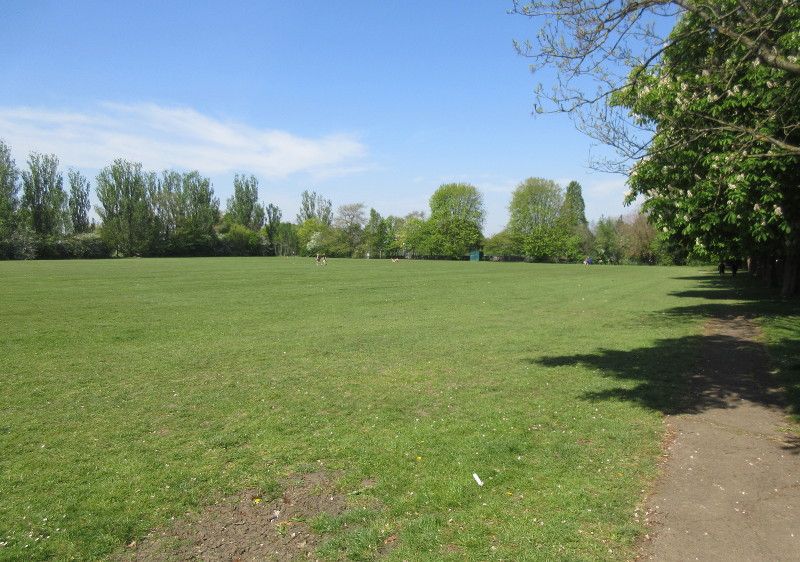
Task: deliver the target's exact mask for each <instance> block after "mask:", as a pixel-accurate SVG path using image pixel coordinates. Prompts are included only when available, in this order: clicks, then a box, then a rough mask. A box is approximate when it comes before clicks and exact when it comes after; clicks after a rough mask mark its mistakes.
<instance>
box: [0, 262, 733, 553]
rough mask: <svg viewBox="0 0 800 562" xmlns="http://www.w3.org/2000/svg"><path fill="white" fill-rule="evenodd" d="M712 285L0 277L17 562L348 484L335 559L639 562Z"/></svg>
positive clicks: (362, 267)
mask: <svg viewBox="0 0 800 562" xmlns="http://www.w3.org/2000/svg"><path fill="white" fill-rule="evenodd" d="M705 275H706V272H703V271H700V270H697V269H687V268H657V267H652V268H648V267H629V268H628V267H595V266H592V267H584V266H577V265H575V266H559V265H533V264H503V263H484V262H481V263H469V262H416V261H403V262H401V263H397V264H393V263H391V262H390V261H388V260H383V261H376V260H362V261H357V260H331V263H330V265H328V266H327V267H316V266H315V265H314V264H313V260H307V259H299V258H298V259H285V258H248V259H246V258H242V259H235V258H230V259H221V258H220V259H175V260H108V261H96V262H79V261H74V262H0V278H1V279H2V281H3V282H2V286H1V287H0V303H2V304H0V311H1V312H2V316H1V317H0V323H1V325H0V329H1V330H2V332H0V345H1V346H2V367H1V369H2V373H1V374H2V378H1V379H0V390H2V392H1V393H0V406H1V407H2V413H3V419H2V420H0V447H2V451H3V454H2V455H0V542H2V543H3V546H1V547H0V559H16V558H26V559H48V558H59V559H66V558H71V557H74V558H75V559H82V560H95V559H98V558H102V557H104V556H106V555H108V554H109V553H111V552H112V551H113V550H114V549H117V548H120V546H122V545H124V544H126V543H128V542H130V541H131V540H134V539H137V538H140V537H141V536H143V535H144V534H145V533H146V532H147V530H148V529H151V528H153V527H156V526H163V525H164V524H166V523H167V522H168V521H169V519H170V518H171V517H176V516H180V515H181V514H183V513H184V512H185V511H187V510H191V509H195V508H197V507H198V506H201V505H203V504H204V503H207V502H209V501H211V500H213V499H214V498H218V497H221V496H225V495H228V494H232V493H235V492H237V491H239V490H243V489H247V488H257V489H262V490H267V491H270V490H272V491H276V490H279V489H280V486H281V485H282V484H281V483H282V482H284V481H285V479H286V478H287V477H289V476H291V475H294V474H297V473H298V472H302V471H309V470H327V469H330V470H342V471H344V472H343V474H344V476H343V477H342V481H341V486H342V487H343V489H345V490H355V489H357V488H358V487H359V485H360V484H359V483H360V482H362V481H363V480H364V479H367V478H368V479H371V480H373V481H374V482H375V485H374V486H373V487H371V488H370V489H369V490H366V491H364V492H363V493H360V494H358V495H357V496H353V511H352V513H350V512H348V513H346V514H344V515H342V516H338V517H340V519H341V520H337V519H336V518H328V519H325V518H321V519H320V520H318V521H316V522H315V525H316V528H317V530H318V532H320V533H323V534H324V535H325V536H326V537H327V538H328V539H329V542H328V543H327V544H326V545H324V546H323V550H322V551H321V553H322V554H323V555H327V556H329V557H332V558H340V557H341V558H350V559H365V558H366V559H368V558H369V557H370V556H373V555H374V554H375V553H376V552H378V550H379V549H381V546H382V541H385V540H386V539H388V538H389V537H395V538H394V539H393V540H392V544H391V548H384V549H383V550H381V553H382V554H381V555H382V556H385V557H387V558H388V559H392V560H402V559H416V560H420V559H426V560H436V559H452V560H464V559H467V560H486V559H492V558H497V559H513V560H525V559H530V560H536V559H542V560H557V559H561V560H600V559H624V558H625V556H626V554H630V552H631V548H632V544H633V541H634V540H635V538H636V537H637V534H638V533H640V532H641V529H642V528H641V526H640V523H639V522H638V521H637V519H636V517H635V514H636V512H635V509H636V507H637V504H638V502H639V501H640V500H641V499H642V490H643V489H645V488H646V486H647V485H648V483H649V482H650V481H651V480H652V478H653V477H654V475H655V474H656V461H657V458H658V455H659V451H660V449H659V443H660V439H661V432H662V429H663V426H662V421H661V413H662V411H663V410H664V409H665V408H668V407H669V405H670V404H671V401H672V398H671V393H672V392H673V391H674V390H675V389H677V388H678V387H679V384H680V382H681V380H682V377H683V376H684V375H685V374H686V372H687V371H688V368H689V365H691V363H692V361H693V360H694V352H695V350H696V344H697V337H696V336H697V335H698V334H699V333H700V331H701V325H702V321H703V315H702V314H700V313H691V312H688V313H682V312H681V311H682V310H691V309H692V307H702V306H703V305H704V304H705V303H707V302H708V298H709V297H708V295H707V294H705V293H703V292H702V291H698V292H697V293H693V292H692V291H693V290H696V289H697V288H698V286H700V285H701V284H702V282H703V279H704V276H705ZM734 297H735V295H734ZM734 297H731V298H732V299H733V300H731V301H730V302H736V301H735V298H734ZM716 302H717V304H719V302H720V301H716ZM725 302H728V301H725ZM473 473H476V474H478V475H479V476H480V478H481V479H482V480H483V482H484V486H483V487H480V486H478V485H477V483H476V482H475V480H474V479H473V476H472V475H473ZM276 493H277V492H276ZM365 495H366V496H368V499H369V502H367V503H366V504H363V505H361V504H359V500H363V498H364V496H365ZM376 505H378V506H380V507H379V508H376V507H375V506H376ZM365 509H366V510H368V516H363V514H362V512H363V511H364V510H365ZM348 517H349V519H348ZM348 521H349V522H350V524H348V526H347V529H349V530H347V531H345V530H343V529H344V526H343V525H342V524H340V523H342V522H348ZM336 529H338V531H337V530H336Z"/></svg>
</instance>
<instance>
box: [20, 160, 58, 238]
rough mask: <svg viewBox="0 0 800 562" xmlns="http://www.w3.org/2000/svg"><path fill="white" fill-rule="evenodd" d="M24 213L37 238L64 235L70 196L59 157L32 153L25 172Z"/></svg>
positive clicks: (23, 178)
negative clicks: (68, 197) (59, 165)
mask: <svg viewBox="0 0 800 562" xmlns="http://www.w3.org/2000/svg"><path fill="white" fill-rule="evenodd" d="M22 209H23V210H24V212H25V216H26V218H27V219H28V222H29V224H30V226H31V228H32V229H33V231H34V232H35V233H36V234H41V235H56V234H64V232H65V230H66V228H65V227H66V221H67V219H68V212H67V193H66V192H65V191H64V177H63V176H62V174H61V172H59V171H58V158H57V157H56V156H55V154H40V153H38V152H32V153H31V154H30V157H29V158H28V169H27V170H23V172H22Z"/></svg>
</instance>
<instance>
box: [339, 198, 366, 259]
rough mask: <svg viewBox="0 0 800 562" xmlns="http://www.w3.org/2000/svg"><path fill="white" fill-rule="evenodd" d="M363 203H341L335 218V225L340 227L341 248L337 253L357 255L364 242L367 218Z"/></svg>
mask: <svg viewBox="0 0 800 562" xmlns="http://www.w3.org/2000/svg"><path fill="white" fill-rule="evenodd" d="M364 209H365V206H364V204H363V203H351V204H348V205H340V206H339V208H338V209H337V210H336V216H335V217H334V219H333V226H334V227H336V229H338V233H337V234H338V235H337V238H338V242H339V245H340V246H341V250H340V251H339V252H337V253H341V254H344V255H350V256H355V255H356V254H357V253H358V251H359V247H360V245H361V242H362V237H363V234H364V225H366V223H367V218H366V216H365V215H364Z"/></svg>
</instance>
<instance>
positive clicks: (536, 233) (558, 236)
mask: <svg viewBox="0 0 800 562" xmlns="http://www.w3.org/2000/svg"><path fill="white" fill-rule="evenodd" d="M563 208H564V193H563V191H562V189H561V186H559V185H558V184H557V183H556V182H554V181H552V180H547V179H542V178H528V179H527V180H525V181H523V182H522V183H520V184H519V185H518V186H517V188H516V189H515V190H514V193H513V194H512V196H511V203H509V206H508V209H509V213H510V217H509V222H508V233H509V235H510V236H511V238H512V240H513V247H514V250H515V253H516V254H517V255H521V256H524V257H526V258H529V259H533V260H548V259H554V258H556V257H558V256H559V254H561V253H562V252H563V248H564V229H563V226H562V224H561V221H560V217H561V212H562V209H563Z"/></svg>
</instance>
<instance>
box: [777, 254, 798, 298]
mask: <svg viewBox="0 0 800 562" xmlns="http://www.w3.org/2000/svg"><path fill="white" fill-rule="evenodd" d="M798 273H800V258H798V256H797V254H789V255H787V256H786V260H785V261H784V264H783V286H782V287H781V296H782V297H794V296H797V293H798V290H797V289H798V283H797V281H798Z"/></svg>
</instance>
